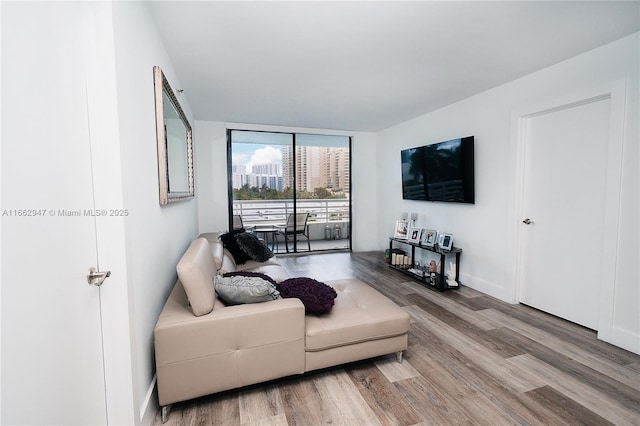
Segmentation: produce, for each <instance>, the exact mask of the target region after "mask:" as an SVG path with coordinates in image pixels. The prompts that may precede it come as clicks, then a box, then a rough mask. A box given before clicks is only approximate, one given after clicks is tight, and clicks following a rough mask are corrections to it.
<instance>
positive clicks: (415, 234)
mask: <svg viewBox="0 0 640 426" xmlns="http://www.w3.org/2000/svg"><path fill="white" fill-rule="evenodd" d="M420 231H421V230H420V228H411V229H410V230H409V235H408V236H407V240H408V241H409V242H410V243H414V244H419V243H420Z"/></svg>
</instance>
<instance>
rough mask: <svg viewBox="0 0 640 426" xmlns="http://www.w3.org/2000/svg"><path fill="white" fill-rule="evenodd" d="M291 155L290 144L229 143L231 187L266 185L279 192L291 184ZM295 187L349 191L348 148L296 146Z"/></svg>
mask: <svg viewBox="0 0 640 426" xmlns="http://www.w3.org/2000/svg"><path fill="white" fill-rule="evenodd" d="M293 160H294V154H293V152H292V147H291V146H290V145H285V146H273V145H266V144H250V143H234V144H233V146H232V187H233V188H234V189H239V188H241V187H242V186H243V185H249V186H250V187H252V186H255V187H258V188H260V187H262V186H265V185H266V186H267V187H268V188H271V189H276V190H279V191H282V190H284V189H285V188H287V187H292V182H293V181H294V180H293V178H294V176H293V167H292V166H291V165H292V164H293ZM295 161H296V164H297V165H298V167H296V168H295V172H296V176H295V182H296V188H295V189H296V190H302V191H309V192H313V191H314V190H315V189H317V188H326V189H328V190H330V191H333V192H346V193H348V191H349V150H348V148H335V147H322V146H299V147H297V149H296V154H295Z"/></svg>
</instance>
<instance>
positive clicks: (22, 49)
mask: <svg viewBox="0 0 640 426" xmlns="http://www.w3.org/2000/svg"><path fill="white" fill-rule="evenodd" d="M79 8H80V4H79V2H73V3H59V2H53V3H46V2H43V3H35V4H34V3H29V2H26V3H24V2H15V3H4V4H3V5H2V207H1V209H2V299H1V300H2V311H1V312H2V376H1V379H2V411H1V412H2V418H1V419H0V423H2V424H105V423H107V414H106V413H107V411H106V401H105V377H104V376H105V375H104V367H103V348H102V331H101V330H102V328H101V308H100V289H99V288H97V287H95V286H90V285H89V284H88V283H87V277H86V275H87V270H88V268H89V267H91V266H96V267H99V265H98V259H97V250H96V228H95V219H94V218H93V217H92V216H91V215H90V214H88V212H89V211H90V210H91V209H92V208H93V183H92V168H91V155H90V154H91V151H90V138H89V128H88V114H87V94H86V84H85V69H84V67H85V63H84V60H83V54H82V49H83V46H82V43H83V40H82V39H83V37H82V33H81V27H80V26H81V21H82V19H81V18H82V16H81V13H80V9H79ZM54 9H55V11H56V13H52V11H53V10H54ZM51 16H56V19H55V20H52V19H51ZM53 58H55V61H53V63H55V64H56V66H49V62H52V60H53ZM61 64H64V65H61ZM105 285H108V281H107V284H105Z"/></svg>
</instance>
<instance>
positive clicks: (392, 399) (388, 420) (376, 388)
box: [345, 360, 421, 425]
mask: <svg viewBox="0 0 640 426" xmlns="http://www.w3.org/2000/svg"><path fill="white" fill-rule="evenodd" d="M379 362H383V363H384V361H377V362H376V366H378V363H379ZM391 362H392V361H389V363H391ZM393 362H394V363H396V364H398V363H397V362H395V360H394V361H393ZM403 364H405V363H403ZM345 370H346V372H347V374H348V375H349V377H350V378H351V380H352V381H353V383H354V384H355V386H356V387H357V389H358V392H360V394H361V395H362V396H363V398H364V399H365V401H366V402H367V404H368V405H369V407H371V409H372V410H373V411H374V413H375V414H376V416H377V418H378V419H379V420H380V423H382V424H383V425H413V424H416V423H417V422H419V421H420V420H421V419H420V418H419V417H418V416H416V414H415V413H414V412H413V410H412V409H411V407H409V406H408V404H407V403H406V402H405V401H404V399H403V398H401V397H400V395H399V394H398V392H397V389H396V388H395V386H393V384H392V383H390V382H389V380H388V379H387V377H385V375H383V374H382V372H381V370H380V369H379V366H378V368H376V367H374V366H372V365H370V363H368V362H367V363H364V362H360V363H353V364H350V365H348V366H346V367H345ZM416 373H417V372H416ZM418 375H419V374H418Z"/></svg>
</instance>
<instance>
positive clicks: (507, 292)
mask: <svg viewBox="0 0 640 426" xmlns="http://www.w3.org/2000/svg"><path fill="white" fill-rule="evenodd" d="M460 281H461V283H462V284H463V285H465V286H467V287H470V288H472V289H474V290H478V291H479V292H481V293H484V294H487V295H489V296H492V297H495V298H496V299H500V300H502V301H503V302H507V303H514V301H513V295H512V291H511V289H508V288H505V287H502V286H499V285H497V284H495V283H492V282H489V281H485V280H483V279H480V278H477V277H473V276H471V275H467V274H462V273H461V274H460Z"/></svg>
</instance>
